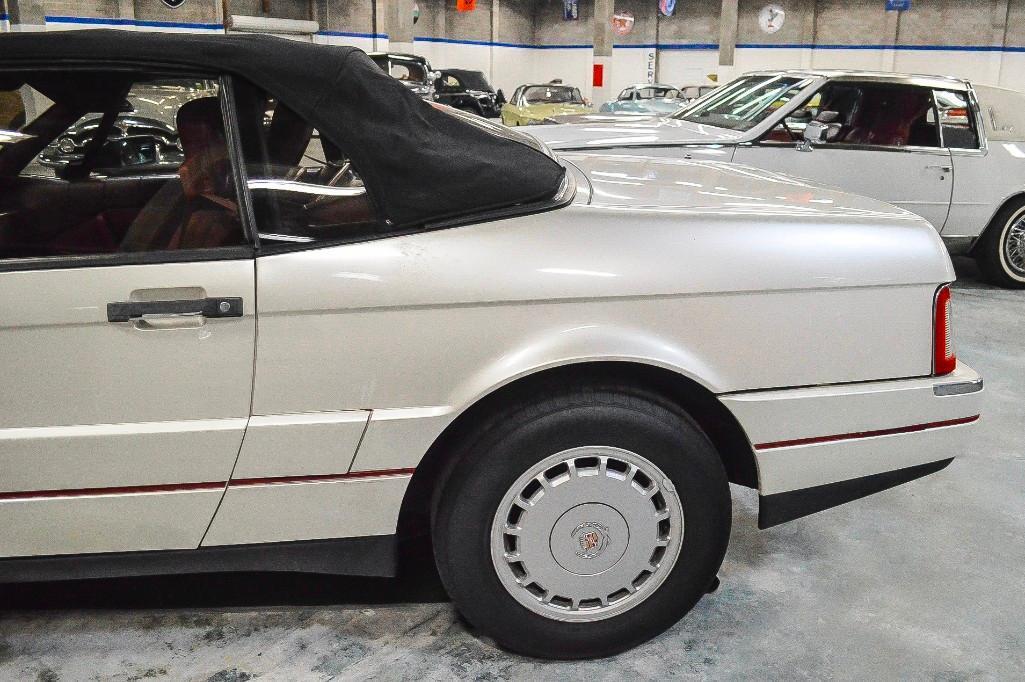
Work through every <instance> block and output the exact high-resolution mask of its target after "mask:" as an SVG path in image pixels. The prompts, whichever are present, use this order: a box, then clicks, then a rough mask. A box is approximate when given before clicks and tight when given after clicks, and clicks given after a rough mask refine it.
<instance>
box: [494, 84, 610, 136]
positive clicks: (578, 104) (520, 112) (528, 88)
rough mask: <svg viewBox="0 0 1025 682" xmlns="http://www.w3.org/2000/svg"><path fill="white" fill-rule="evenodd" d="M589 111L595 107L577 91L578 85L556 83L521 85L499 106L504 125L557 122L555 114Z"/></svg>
mask: <svg viewBox="0 0 1025 682" xmlns="http://www.w3.org/2000/svg"><path fill="white" fill-rule="evenodd" d="M592 111H594V108H593V107H592V106H591V103H590V102H588V101H587V100H585V99H584V97H583V95H581V94H580V88H574V87H573V86H571V85H562V84H559V83H546V84H544V85H521V86H520V87H518V88H516V92H514V93H513V96H512V98H511V99H510V100H509V101H508V102H507V103H506V104H504V105H503V106H502V123H504V124H506V125H507V126H524V125H537V124H544V123H558V121H557V120H555V118H554V117H555V116H563V115H565V114H588V113H591V112H592Z"/></svg>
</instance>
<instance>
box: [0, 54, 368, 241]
mask: <svg viewBox="0 0 1025 682" xmlns="http://www.w3.org/2000/svg"><path fill="white" fill-rule="evenodd" d="M153 82H154V80H153V79H152V78H149V77H145V78H140V77H139V76H138V75H129V74H123V75H121V76H120V77H118V76H112V75H111V74H89V73H76V74H74V75H73V76H71V75H69V74H61V73H56V72H51V73H34V74H29V73H17V74H9V75H0V259H13V258H42V257H56V256H90V255H101V254H117V253H139V252H154V251H179V250H183V249H211V248H218V247H227V246H236V245H241V244H244V243H245V239H244V234H243V231H242V226H241V220H240V217H239V206H238V200H237V194H236V189H235V182H234V177H233V173H232V161H231V156H230V154H229V147H228V141H227V137H226V134H225V129H224V117H223V113H222V108H221V102H220V99H219V97H218V96H217V90H216V88H214V89H213V90H211V89H210V86H209V84H210V83H211V81H196V80H195V79H193V80H192V81H189V80H185V79H182V80H181V81H180V82H181V83H197V82H203V83H205V85H204V86H203V88H202V89H199V88H195V89H193V90H186V93H185V95H184V96H183V97H182V98H181V99H182V103H179V104H177V105H175V106H174V107H171V106H168V107H167V112H166V113H167V118H168V120H167V121H166V123H167V124H168V126H169V127H170V126H173V129H174V131H175V132H176V136H177V146H178V147H179V148H180V150H181V153H180V155H179V156H178V158H180V159H181V161H180V163H179V164H171V165H170V169H168V168H167V166H168V164H167V163H166V162H165V163H164V164H163V165H161V166H160V168H161V172H155V170H154V169H155V168H156V167H157V166H155V165H154V164H152V163H151V164H149V165H140V166H138V167H135V166H133V164H135V163H136V161H137V157H138V151H139V149H140V148H153V147H154V145H153V144H152V143H149V145H148V147H147V146H146V143H142V147H140V146H139V144H133V145H128V144H127V141H126V139H125V132H124V130H125V128H126V126H125V125H124V124H123V122H122V117H123V116H125V115H127V114H126V104H127V97H128V95H129V93H132V92H133V87H144V86H148V87H151V85H152V83H153ZM160 82H161V83H167V82H169V81H168V80H167V79H163V80H161V81H160ZM211 94H212V95H213V96H211ZM240 102H246V103H247V104H248V107H249V109H248V112H247V115H251V118H252V120H253V121H254V125H252V126H250V127H249V129H250V130H252V134H251V135H246V136H244V138H243V139H244V145H243V146H244V150H243V153H244V157H245V160H246V165H247V170H248V174H249V179H250V188H251V193H252V196H253V202H254V207H255V211H254V212H255V214H256V216H257V223H258V227H259V230H260V233H261V237H262V239H263V240H264V241H266V242H268V243H271V244H272V243H275V242H282V243H290V244H294V243H297V242H300V243H301V242H319V241H324V240H332V239H343V240H344V239H353V238H359V237H361V236H364V235H365V234H372V233H373V232H374V228H375V226H377V225H378V220H377V215H376V212H375V210H374V207H373V205H372V203H371V201H370V199H369V197H368V196H367V194H366V190H365V189H364V187H363V183H362V180H361V179H360V177H359V174H358V173H357V172H356V170H355V169H354V168H353V166H352V163H351V162H350V161H349V160H348V159H347V158H346V157H345V155H344V154H343V153H342V152H341V150H340V149H339V148H338V147H337V146H336V145H334V144H332V143H331V142H329V141H328V140H326V139H322V138H321V136H320V135H319V134H318V133H317V131H316V130H314V129H313V127H312V126H311V125H309V124H308V123H307V122H306V121H304V120H303V119H302V118H301V117H299V116H298V115H296V114H295V112H293V111H292V110H291V109H289V108H288V107H287V106H285V105H284V104H281V103H278V102H276V101H274V100H273V99H272V98H270V97H268V96H267V95H266V94H264V93H259V95H258V96H254V97H249V99H248V100H246V99H244V98H240ZM240 106H241V105H240ZM129 110H130V109H129ZM83 123H85V124H83ZM76 126H77V127H76ZM69 129H75V130H76V131H78V134H79V135H81V134H82V131H85V134H86V135H87V137H88V139H87V140H86V142H85V144H84V146H83V147H82V149H84V151H83V152H82V153H76V154H74V155H65V156H64V157H63V158H62V159H61V160H59V161H54V159H57V158H60V154H59V152H58V146H59V144H60V141H61V140H65V139H67V138H68V137H69V135H68V132H67V131H68V130H69ZM133 142H138V141H137V140H135V141H133ZM112 149H114V150H121V151H120V152H118V153H116V154H114V156H116V157H117V156H118V155H120V156H119V158H117V159H115V161H117V162H118V163H120V164H121V166H120V167H118V168H116V169H111V168H109V167H110V165H111V162H112V160H111V156H112V154H111V150H112ZM176 165H177V167H175V166H176ZM318 188H322V189H318Z"/></svg>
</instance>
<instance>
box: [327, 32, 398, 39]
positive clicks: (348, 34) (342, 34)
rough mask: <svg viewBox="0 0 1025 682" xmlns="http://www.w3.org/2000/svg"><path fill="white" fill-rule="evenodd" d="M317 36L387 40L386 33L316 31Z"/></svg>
mask: <svg viewBox="0 0 1025 682" xmlns="http://www.w3.org/2000/svg"><path fill="white" fill-rule="evenodd" d="M317 35H318V36H340V37H342V38H387V37H388V34H387V33H355V32H352V31H317Z"/></svg>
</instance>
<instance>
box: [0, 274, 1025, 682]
mask: <svg viewBox="0 0 1025 682" xmlns="http://www.w3.org/2000/svg"><path fill="white" fill-rule="evenodd" d="M958 269H959V272H960V276H961V278H962V280H961V283H959V285H958V291H957V293H956V294H955V300H956V309H955V314H956V333H957V342H958V351H959V355H960V356H961V358H962V359H964V360H965V361H967V362H968V363H969V364H971V365H972V366H973V367H975V368H976V369H978V370H979V371H980V372H982V373H983V374H984V375H985V378H986V391H987V394H986V395H987V397H986V404H985V412H984V417H983V421H982V423H981V424H980V425H979V427H978V428H977V430H976V439H975V442H974V444H973V445H972V446H971V447H970V448H969V449H968V451H966V452H964V453H963V454H962V455H961V456H960V457H959V458H958V459H957V460H955V461H954V463H953V464H952V465H951V466H950V467H949V468H948V469H946V470H945V471H943V472H940V473H939V474H936V475H934V476H932V477H930V478H926V479H923V480H921V481H917V482H914V483H911V484H909V485H906V486H903V487H900V488H897V489H894V490H890V491H887V492H885V493H882V494H879V495H877V496H875V497H872V498H868V499H866V500H862V501H860V502H855V503H853V504H850V505H847V506H845V507H840V508H838V509H834V510H831V511H827V512H824V513H821V514H818V515H815V516H812V517H810V518H806V519H803V520H799V521H796V522H793V523H790V524H786V525H784V526H779V527H776V528H773V529H770V530H767V531H759V530H757V529H756V516H757V497H756V495H754V494H753V493H752V492H751V491H746V490H741V489H736V490H735V491H734V533H733V538H732V542H731V544H730V549H729V553H728V554H727V555H726V562H725V564H724V565H723V568H722V571H721V574H720V575H721V577H722V580H723V584H722V587H721V588H720V589H719V591H718V592H717V593H715V594H712V595H709V596H707V597H706V598H705V599H703V600H702V601H701V603H700V604H698V606H697V607H696V608H695V609H694V610H693V611H692V612H691V613H690V615H689V616H688V617H686V618H685V619H684V620H683V621H682V622H680V623H678V624H677V625H676V626H675V627H673V628H672V629H671V630H670V631H669V632H667V633H666V634H664V635H662V636H661V637H658V638H657V639H655V640H654V641H652V642H649V643H648V644H646V645H644V646H641V647H639V648H637V649H635V650H634V651H631V652H629V653H627V654H624V655H621V656H619V657H617V658H614V659H607V660H600V661H591V662H588V661H582V662H573V663H549V662H538V661H533V660H528V659H524V658H520V657H517V656H511V655H509V654H506V653H504V652H502V651H500V650H498V649H496V648H495V647H493V646H491V645H489V644H488V643H486V642H484V641H481V640H479V639H475V638H474V637H473V636H472V635H471V634H470V633H469V632H468V631H467V629H466V627H465V626H464V624H463V623H462V622H461V621H460V620H459V619H458V617H457V616H456V614H455V612H454V611H453V609H452V607H451V605H450V604H449V603H448V602H447V600H446V599H445V596H444V593H443V592H442V590H441V589H440V587H439V586H438V584H437V582H436V579H435V578H431V577H427V578H418V579H416V580H402V581H387V580H336V579H330V578H322V577H304V576H284V577H268V576H259V575H254V576H207V577H202V576H193V577H178V578H161V579H139V580H118V581H105V582H95V583H89V584H70V583H65V584H59V585H33V586H28V587H25V586H20V587H2V588H0V609H2V610H0V680H8V679H38V680H47V681H49V680H58V679H61V680H79V679H104V680H108V679H110V680H140V679H150V678H153V679H175V680H179V679H194V680H218V681H224V682H228V681H231V680H248V679H251V678H260V679H268V680H274V679H282V680H284V679H290V680H291V679H330V678H336V679H370V678H374V679H416V680H422V679H449V678H451V677H461V678H462V677H465V678H473V679H496V678H526V677H531V678H535V677H536V678H542V679H559V680H563V679H586V680H591V681H593V680H604V679H610V680H619V679H622V678H624V677H629V678H638V677H640V678H654V677H663V676H667V675H679V676H687V677H694V678H716V679H721V678H742V677H750V676H757V677H759V678H770V679H784V678H785V679H795V678H841V679H853V678H862V679H865V678H868V679H893V678H901V679H931V680H962V679H977V678H978V679H1021V678H1022V677H1023V676H1025V444H1023V436H1025V344H1023V342H1022V341H1023V333H1025V292H1008V291H1001V290H997V289H993V288H991V287H988V286H986V285H984V284H981V283H979V282H978V281H977V279H976V278H975V272H974V268H973V265H972V264H971V263H970V262H968V261H965V262H963V263H959V264H958Z"/></svg>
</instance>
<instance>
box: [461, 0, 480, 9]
mask: <svg viewBox="0 0 1025 682" xmlns="http://www.w3.org/2000/svg"><path fill="white" fill-rule="evenodd" d="M475 9H477V0H456V11H457V12H472V11H473V10H475Z"/></svg>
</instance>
